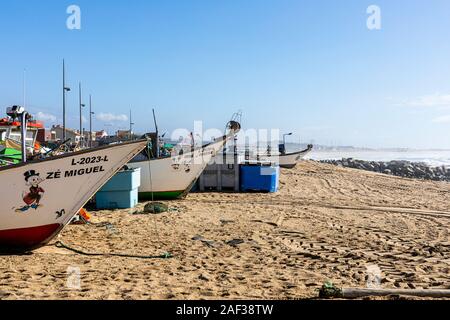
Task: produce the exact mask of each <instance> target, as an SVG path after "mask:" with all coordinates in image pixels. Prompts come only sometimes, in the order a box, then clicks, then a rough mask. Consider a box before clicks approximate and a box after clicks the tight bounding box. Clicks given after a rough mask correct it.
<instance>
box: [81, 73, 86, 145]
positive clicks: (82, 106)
mask: <svg viewBox="0 0 450 320" xmlns="http://www.w3.org/2000/svg"><path fill="white" fill-rule="evenodd" d="M79 93H80V139H81V140H80V142H81V143H82V142H83V140H84V135H83V110H82V109H83V108H84V107H85V106H86V105H85V104H83V102H82V92H81V82H80V87H79Z"/></svg>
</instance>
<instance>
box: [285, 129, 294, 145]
mask: <svg viewBox="0 0 450 320" xmlns="http://www.w3.org/2000/svg"><path fill="white" fill-rule="evenodd" d="M292 134H293V133H292V132H291V133H286V134H284V135H283V144H284V145H285V146H286V137H287V136H292Z"/></svg>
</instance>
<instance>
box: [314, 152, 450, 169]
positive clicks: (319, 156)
mask: <svg viewBox="0 0 450 320" xmlns="http://www.w3.org/2000/svg"><path fill="white" fill-rule="evenodd" d="M343 158H353V159H358V160H364V161H378V162H388V161H394V160H398V161H410V162H422V163H426V164H427V165H429V166H431V167H442V166H444V167H447V168H450V150H401V151H392V150H388V151H386V150H367V151H366V150H363V151H354V150H350V151H347V150H315V151H314V150H313V151H312V152H311V153H310V154H309V155H308V156H307V159H310V160H317V161H321V160H341V159H343Z"/></svg>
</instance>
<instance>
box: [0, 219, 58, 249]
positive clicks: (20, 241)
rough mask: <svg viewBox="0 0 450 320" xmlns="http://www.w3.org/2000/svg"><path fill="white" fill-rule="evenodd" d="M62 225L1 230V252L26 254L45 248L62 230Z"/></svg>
mask: <svg viewBox="0 0 450 320" xmlns="http://www.w3.org/2000/svg"><path fill="white" fill-rule="evenodd" d="M62 227H63V226H62V225H61V224H50V225H45V226H39V227H33V228H21V229H10V230H0V252H26V251H29V250H33V249H36V248H39V247H41V246H44V245H45V244H46V243H47V242H48V241H50V239H52V238H53V237H54V236H55V235H56V234H57V233H58V232H59V231H60V230H61V229H62Z"/></svg>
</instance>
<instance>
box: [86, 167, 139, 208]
mask: <svg viewBox="0 0 450 320" xmlns="http://www.w3.org/2000/svg"><path fill="white" fill-rule="evenodd" d="M140 185H141V169H139V168H138V169H129V170H123V171H120V172H118V173H117V174H116V175H115V176H114V177H112V178H111V180H109V181H108V182H107V183H106V184H105V185H104V186H103V188H101V189H100V191H99V192H97V194H96V195H95V203H96V207H97V209H100V210H107V209H109V210H111V209H131V208H134V207H135V206H136V205H137V204H138V189H139V187H140Z"/></svg>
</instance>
